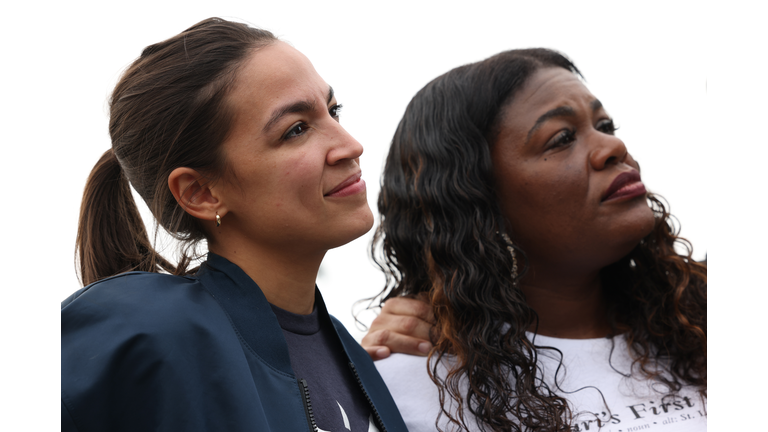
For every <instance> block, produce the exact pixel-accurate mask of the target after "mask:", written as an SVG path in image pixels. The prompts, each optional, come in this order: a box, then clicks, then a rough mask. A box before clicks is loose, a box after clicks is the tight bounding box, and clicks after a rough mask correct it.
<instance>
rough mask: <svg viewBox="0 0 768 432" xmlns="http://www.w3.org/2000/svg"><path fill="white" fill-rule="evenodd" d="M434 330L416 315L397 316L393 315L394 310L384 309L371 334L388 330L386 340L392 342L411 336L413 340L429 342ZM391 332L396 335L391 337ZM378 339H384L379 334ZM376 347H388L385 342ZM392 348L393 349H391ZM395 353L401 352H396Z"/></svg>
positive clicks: (373, 323)
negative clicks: (398, 338) (430, 334)
mask: <svg viewBox="0 0 768 432" xmlns="http://www.w3.org/2000/svg"><path fill="white" fill-rule="evenodd" d="M431 328H432V324H430V323H429V322H427V321H425V320H423V319H422V318H420V317H418V316H414V315H396V314H393V313H392V309H388V310H385V309H382V311H381V313H380V314H379V316H377V317H376V319H374V320H373V322H372V323H371V328H370V330H369V334H371V333H374V332H376V331H379V330H386V331H387V333H386V335H387V336H386V340H392V338H397V336H410V337H412V338H416V339H420V340H423V341H428V340H429V332H430V330H431ZM389 332H391V333H394V334H395V335H397V336H395V335H389ZM377 337H378V338H384V337H385V336H382V335H381V334H379V335H378V336H377ZM374 345H388V344H387V343H386V342H385V341H382V342H381V343H376V344H374ZM390 348H392V347H390ZM393 351H394V352H400V351H395V350H393Z"/></svg>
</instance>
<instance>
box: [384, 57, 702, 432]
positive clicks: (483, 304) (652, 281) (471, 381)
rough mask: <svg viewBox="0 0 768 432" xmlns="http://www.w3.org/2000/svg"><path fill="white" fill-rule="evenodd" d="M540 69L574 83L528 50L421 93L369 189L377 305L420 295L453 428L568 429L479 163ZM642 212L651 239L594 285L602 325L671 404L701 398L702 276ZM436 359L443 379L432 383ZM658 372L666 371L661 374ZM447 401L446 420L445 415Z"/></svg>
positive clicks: (669, 224) (659, 217)
mask: <svg viewBox="0 0 768 432" xmlns="http://www.w3.org/2000/svg"><path fill="white" fill-rule="evenodd" d="M542 67H561V68H564V69H566V70H569V71H571V72H572V73H574V74H577V75H581V73H580V72H579V70H578V69H577V68H576V66H574V64H573V63H572V62H571V61H570V60H568V59H567V58H566V57H565V56H563V55H562V54H560V53H557V52H555V51H552V50H548V49H526V50H512V51H506V52H503V53H500V54H497V55H495V56H493V57H490V58H488V59H486V60H484V61H481V62H478V63H473V64H469V65H465V66H462V67H459V68H456V69H453V70H451V71H450V72H448V73H446V74H444V75H442V76H440V77H438V78H436V79H435V80H433V81H432V82H430V83H429V84H427V85H426V86H425V87H424V88H423V89H421V90H420V91H419V92H418V93H417V94H416V96H415V97H414V98H413V100H412V101H411V102H410V104H409V105H408V107H407V109H406V112H405V114H404V116H403V119H402V120H401V121H400V124H399V126H398V128H397V131H396V133H395V136H394V138H393V140H392V146H391V149H390V152H389V155H388V157H387V161H386V166H385V169H384V175H383V177H382V180H381V183H382V188H381V194H380V195H379V200H378V208H379V212H380V214H381V223H380V225H379V227H378V228H377V230H376V233H375V236H374V240H373V243H372V246H371V250H372V253H373V256H374V259H375V261H376V262H377V264H378V265H379V266H380V267H381V268H382V270H384V272H385V274H386V275H387V284H386V286H385V288H384V290H383V291H382V293H381V294H380V295H381V297H380V298H381V299H382V301H386V300H387V299H389V298H392V297H396V296H417V295H427V296H428V298H429V300H430V303H431V307H432V311H433V313H434V315H435V326H434V333H433V339H434V340H433V342H434V348H433V350H432V352H431V353H430V359H429V360H430V361H429V362H428V364H431V365H433V366H431V367H430V370H429V373H430V377H431V378H432V380H433V381H434V383H435V384H436V385H437V386H438V390H439V394H440V402H441V405H442V407H443V410H442V414H441V415H446V416H447V417H448V419H449V420H450V421H451V422H452V423H454V424H456V425H458V426H460V427H463V428H465V429H468V427H467V419H466V418H465V416H464V414H463V413H464V409H463V408H464V407H465V405H468V409H469V411H470V412H471V413H472V414H474V416H476V419H477V421H478V424H479V425H480V426H481V427H482V428H483V429H490V430H504V431H509V430H515V431H520V430H542V431H564V430H570V423H571V421H572V420H573V413H571V411H570V409H569V407H568V404H567V400H566V399H565V398H564V397H562V396H560V395H558V394H556V393H555V391H554V390H552V389H550V388H549V387H548V386H547V385H546V384H545V383H544V382H542V380H541V379H540V377H537V351H536V348H537V347H536V346H535V345H534V344H533V342H532V341H531V340H530V339H529V338H528V337H527V336H526V330H528V329H529V328H531V327H532V326H535V325H536V324H537V320H538V318H537V314H536V311H534V310H533V309H532V308H531V307H530V306H529V305H528V304H527V303H526V300H525V296H524V295H523V292H522V291H521V290H520V288H519V282H520V279H522V278H523V277H524V275H525V270H526V269H527V264H526V260H525V252H524V251H523V250H521V249H520V248H519V247H517V246H515V249H516V256H517V257H518V259H517V261H518V266H519V267H520V271H519V272H518V274H517V276H512V274H511V273H510V269H511V268H512V265H513V262H512V257H511V255H510V253H509V251H508V250H507V244H506V243H505V242H504V240H503V239H502V237H501V236H500V235H499V232H500V231H502V232H503V230H504V227H505V226H507V224H506V223H505V218H504V216H503V214H502V212H501V209H500V206H499V204H498V201H497V195H496V192H495V187H494V178H493V169H492V160H491V146H493V143H494V139H495V136H496V134H497V133H498V130H497V129H498V127H499V123H500V112H501V111H502V108H503V107H504V106H505V105H506V104H508V103H510V101H511V100H513V99H514V97H515V93H516V92H517V91H518V90H519V89H520V88H521V87H522V86H523V84H524V83H525V82H526V80H527V79H528V78H529V77H530V76H531V75H532V74H533V73H534V72H535V71H536V70H538V69H539V68H542ZM648 201H649V204H650V206H651V208H652V209H653V212H654V214H655V220H656V222H655V228H654V230H653V232H652V233H650V234H649V235H648V236H646V237H645V238H644V239H643V240H642V241H641V242H640V243H639V244H638V245H637V247H635V249H634V250H633V251H632V252H631V253H630V254H629V255H627V256H626V257H624V258H623V259H621V260H620V261H618V262H616V263H614V264H612V265H610V266H608V267H606V268H604V269H603V270H602V272H601V277H602V278H603V284H604V286H605V287H610V289H607V290H605V291H606V293H609V294H606V295H608V296H610V297H609V298H608V300H609V305H610V306H609V317H608V319H609V321H610V322H611V325H612V327H613V331H614V334H623V335H624V337H625V338H626V339H627V342H628V344H629V346H630V347H631V348H632V352H633V357H634V361H635V363H636V365H639V366H640V370H641V371H643V373H645V374H646V375H647V376H648V378H649V379H657V380H660V381H662V382H664V383H665V384H667V386H668V388H669V389H670V390H671V391H676V390H679V389H680V388H681V387H682V385H683V384H684V383H685V384H691V385H695V386H698V388H699V389H700V391H701V392H702V394H703V395H704V396H706V386H707V356H706V352H707V342H706V340H707V339H706V337H707V317H706V286H707V276H706V273H707V271H706V266H705V265H703V264H700V263H697V262H695V261H694V260H693V259H692V258H691V254H692V248H691V246H690V243H688V242H687V241H686V240H684V239H682V238H680V237H678V235H677V234H678V232H679V227H678V226H677V224H676V223H674V218H673V217H672V216H671V215H670V214H669V212H668V211H667V210H666V207H665V205H664V203H663V201H662V200H661V199H660V198H659V197H656V196H653V195H650V194H649V196H648ZM675 245H678V248H679V250H682V251H685V253H683V254H682V255H681V254H680V253H678V252H676V251H675ZM445 355H450V356H451V357H452V362H451V363H450V364H451V365H452V366H450V367H449V369H448V374H447V375H446V376H445V377H440V376H438V374H437V363H439V361H440V359H441V358H443V356H445ZM433 360H437V361H433ZM657 364H664V365H667V366H666V369H667V370H666V371H664V372H665V373H661V372H659V370H658V369H657V368H655V367H653V366H654V365H657ZM463 380H466V382H467V383H468V387H465V390H463V391H462V390H461V387H460V385H459V384H460V382H462V381H463ZM447 397H449V398H451V399H452V400H453V401H454V404H453V406H454V407H456V406H458V409H457V410H456V411H454V412H449V410H448V409H447V408H446V407H448V406H449V404H448V403H447V402H448V401H447V399H446V398H447ZM438 420H439V418H438ZM436 424H437V421H436Z"/></svg>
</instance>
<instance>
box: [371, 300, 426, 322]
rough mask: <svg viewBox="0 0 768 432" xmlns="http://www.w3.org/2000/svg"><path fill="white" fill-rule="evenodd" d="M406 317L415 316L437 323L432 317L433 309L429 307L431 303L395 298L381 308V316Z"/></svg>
mask: <svg viewBox="0 0 768 432" xmlns="http://www.w3.org/2000/svg"><path fill="white" fill-rule="evenodd" d="M390 314H391V315H404V316H413V317H417V318H419V319H421V320H422V321H426V322H428V323H433V322H434V321H435V319H434V316H433V315H432V308H431V307H429V303H428V302H427V301H426V299H425V301H422V300H417V299H413V298H408V297H395V298H392V299H389V300H387V302H386V303H384V306H382V308H381V315H390Z"/></svg>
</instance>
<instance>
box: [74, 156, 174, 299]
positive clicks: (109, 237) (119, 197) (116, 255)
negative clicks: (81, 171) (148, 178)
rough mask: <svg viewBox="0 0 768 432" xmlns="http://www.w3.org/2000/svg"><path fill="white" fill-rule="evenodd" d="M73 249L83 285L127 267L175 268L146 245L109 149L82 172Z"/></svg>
mask: <svg viewBox="0 0 768 432" xmlns="http://www.w3.org/2000/svg"><path fill="white" fill-rule="evenodd" d="M77 251H78V259H79V264H80V277H81V278H82V280H81V281H82V283H83V285H88V284H90V283H92V282H95V281H97V280H99V279H103V278H105V277H108V276H112V275H116V274H118V273H123V272H126V271H131V270H143V271H158V270H159V269H163V270H166V271H169V272H172V271H174V270H175V269H174V267H173V266H172V265H171V264H170V263H169V262H168V261H166V260H165V259H164V258H163V257H162V256H160V254H158V253H157V252H156V251H155V250H154V248H153V247H152V244H151V243H150V241H149V237H148V236H147V230H146V228H145V227H144V221H142V220H141V215H140V214H139V209H138V208H137V207H136V202H134V200H133V196H132V195H131V188H130V186H129V185H128V179H127V178H125V175H123V170H122V169H121V168H120V163H119V162H118V161H117V159H116V158H115V154H114V153H113V152H112V149H109V150H107V151H106V152H104V155H102V156H101V159H99V161H98V162H97V163H96V166H95V167H94V168H93V171H91V175H90V176H88V181H87V182H86V185H85V192H84V193H83V202H82V205H81V206H80V226H79V227H78V230H77Z"/></svg>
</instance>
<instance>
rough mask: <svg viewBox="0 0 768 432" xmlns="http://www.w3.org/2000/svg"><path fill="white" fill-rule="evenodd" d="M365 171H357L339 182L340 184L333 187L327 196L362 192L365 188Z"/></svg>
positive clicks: (343, 195)
mask: <svg viewBox="0 0 768 432" xmlns="http://www.w3.org/2000/svg"><path fill="white" fill-rule="evenodd" d="M362 175H363V173H360V172H358V173H356V174H353V175H352V176H350V177H349V178H347V179H346V180H344V181H343V182H341V183H339V185H338V186H336V187H335V188H333V190H331V191H330V192H328V193H327V194H325V196H327V197H337V198H339V197H345V196H350V195H354V194H356V193H360V192H362V191H364V190H365V180H363V177H362Z"/></svg>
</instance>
